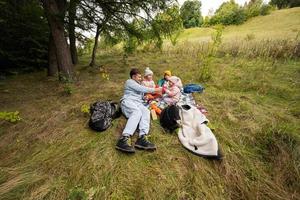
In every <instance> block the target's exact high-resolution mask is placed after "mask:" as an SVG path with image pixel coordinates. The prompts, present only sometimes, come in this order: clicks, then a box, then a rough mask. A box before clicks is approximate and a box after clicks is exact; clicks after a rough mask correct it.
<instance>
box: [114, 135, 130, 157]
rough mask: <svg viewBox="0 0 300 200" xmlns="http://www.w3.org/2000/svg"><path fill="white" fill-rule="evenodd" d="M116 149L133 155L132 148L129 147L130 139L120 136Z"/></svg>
mask: <svg viewBox="0 0 300 200" xmlns="http://www.w3.org/2000/svg"><path fill="white" fill-rule="evenodd" d="M116 149H118V150H120V151H123V152H126V153H134V152H135V150H134V148H133V147H132V146H131V145H130V138H129V137H128V136H122V137H120V139H119V140H118V142H117V145H116Z"/></svg>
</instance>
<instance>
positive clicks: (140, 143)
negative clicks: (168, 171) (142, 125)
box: [134, 135, 156, 151]
mask: <svg viewBox="0 0 300 200" xmlns="http://www.w3.org/2000/svg"><path fill="white" fill-rule="evenodd" d="M134 147H136V148H138V149H144V150H152V151H153V150H156V146H155V144H152V143H151V142H149V140H148V139H147V136H145V135H142V136H140V137H139V138H138V139H137V141H136V142H135V145H134Z"/></svg>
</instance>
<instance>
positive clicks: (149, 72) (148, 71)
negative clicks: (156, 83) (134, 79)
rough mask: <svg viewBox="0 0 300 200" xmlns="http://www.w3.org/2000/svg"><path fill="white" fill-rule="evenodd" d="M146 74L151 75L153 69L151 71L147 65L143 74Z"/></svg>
mask: <svg viewBox="0 0 300 200" xmlns="http://www.w3.org/2000/svg"><path fill="white" fill-rule="evenodd" d="M148 75H153V71H151V69H150V68H149V67H147V68H146V69H145V76H148Z"/></svg>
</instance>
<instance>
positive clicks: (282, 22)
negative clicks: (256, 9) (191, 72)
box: [179, 7, 300, 42]
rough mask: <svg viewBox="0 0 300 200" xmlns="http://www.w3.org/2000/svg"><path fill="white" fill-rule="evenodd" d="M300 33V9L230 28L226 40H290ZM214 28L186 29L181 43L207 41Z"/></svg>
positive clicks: (286, 10)
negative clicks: (252, 38) (249, 38)
mask: <svg viewBox="0 0 300 200" xmlns="http://www.w3.org/2000/svg"><path fill="white" fill-rule="evenodd" d="M299 31H300V8H299V7H296V8H291V9H282V10H278V11H275V12H272V13H271V14H270V15H266V16H258V17H255V18H251V19H250V20H248V21H247V22H245V23H244V24H242V25H239V26H228V27H226V28H225V30H224V39H225V40H227V41H228V40H233V39H234V40H236V39H244V38H246V37H247V35H254V38H255V39H258V40H260V39H283V38H285V39H290V38H295V37H296V35H297V34H298V33H299ZM212 32H213V29H212V28H190V29H186V30H185V31H184V32H183V33H182V34H181V35H180V36H179V39H180V40H181V41H185V40H187V41H192V42H196V41H207V40H209V39H210V35H211V33H212Z"/></svg>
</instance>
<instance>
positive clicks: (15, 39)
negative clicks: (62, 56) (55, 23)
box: [0, 0, 49, 73]
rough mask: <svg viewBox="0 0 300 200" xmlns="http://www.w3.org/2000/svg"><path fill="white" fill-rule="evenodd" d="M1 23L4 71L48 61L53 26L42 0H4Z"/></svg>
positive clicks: (28, 68)
mask: <svg viewBox="0 0 300 200" xmlns="http://www.w3.org/2000/svg"><path fill="white" fill-rule="evenodd" d="M0 27H1V28H0V71H2V72H3V73H8V72H10V71H32V70H35V69H41V68H44V67H45V66H46V65H47V49H48V38H49V28H48V25H47V20H46V19H45V17H44V14H43V9H42V8H41V7H40V4H39V1H38V0H20V1H8V0H0ZM41 33H43V34H41Z"/></svg>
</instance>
